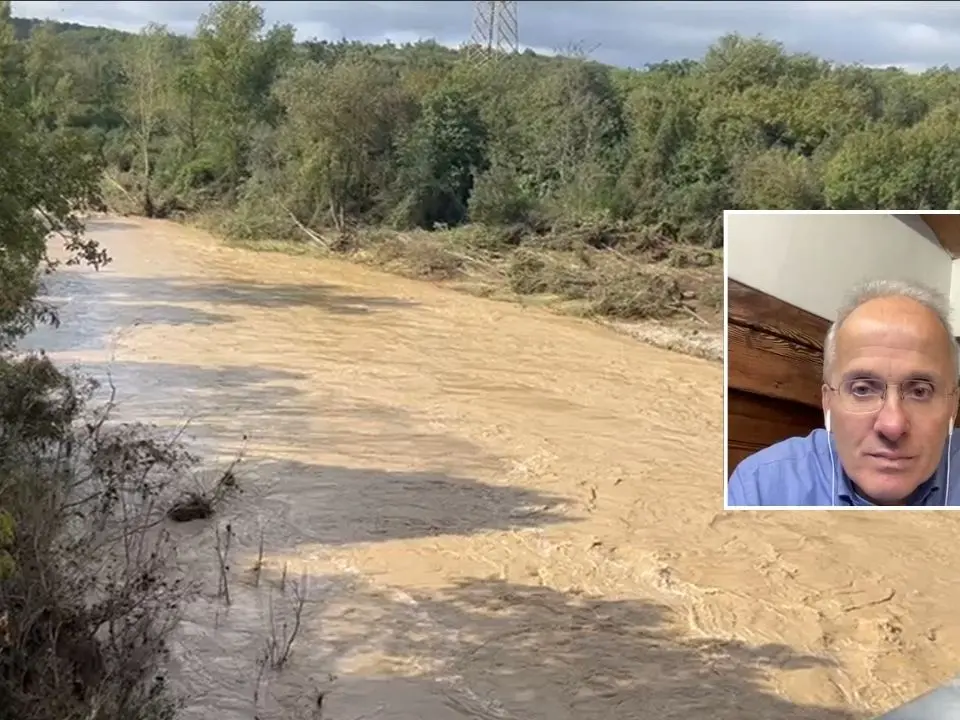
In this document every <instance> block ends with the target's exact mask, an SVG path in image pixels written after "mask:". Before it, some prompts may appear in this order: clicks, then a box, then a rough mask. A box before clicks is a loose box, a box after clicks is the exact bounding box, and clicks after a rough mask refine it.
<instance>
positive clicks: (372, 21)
mask: <svg viewBox="0 0 960 720" xmlns="http://www.w3.org/2000/svg"><path fill="white" fill-rule="evenodd" d="M262 4H263V6H264V8H265V13H266V17H267V21H268V22H269V23H290V24H292V25H294V26H296V27H297V29H298V36H299V37H300V38H301V39H305V38H307V37H319V38H322V39H328V40H337V39H339V38H341V37H346V38H349V39H357V40H366V41H373V42H378V41H383V40H386V39H391V40H394V41H396V42H406V41H412V40H416V39H419V38H434V39H436V40H438V41H439V42H442V43H444V44H446V45H453V46H455V45H459V44H461V43H463V42H465V41H466V40H467V39H468V38H469V35H470V29H471V16H472V11H473V3H472V2H470V1H469V0H454V1H448V2H440V1H437V2H429V1H426V2H382V1H381V2H373V1H369V2H364V1H361V0H354V1H352V2H351V1H346V2H286V1H280V0H277V1H274V2H264V3H262ZM207 6H208V4H207V3H205V2H190V1H188V2H148V1H140V2H131V1H129V0H127V1H126V2H99V3H94V2H27V1H20V2H17V1H15V2H14V3H13V7H14V13H15V14H16V15H19V16H26V17H50V18H52V19H57V20H68V21H73V22H79V23H85V24H97V25H106V26H109V27H118V28H121V29H125V30H135V29H137V28H138V27H140V26H142V25H143V24H145V23H146V22H148V21H151V20H153V21H157V22H161V23H166V24H167V25H169V26H170V28H171V29H173V30H176V31H178V32H190V31H191V30H192V28H193V27H194V25H195V24H196V21H197V18H198V17H199V16H200V14H201V13H203V12H204V10H205V9H206V8H207ZM519 20H520V23H519V24H520V39H521V42H522V44H523V45H525V46H527V47H533V48H535V49H537V50H541V51H552V50H562V49H567V48H570V47H574V46H578V47H581V48H583V49H585V50H592V55H593V57H595V58H596V59H598V60H602V61H604V62H609V63H613V64H616V65H621V66H642V65H644V64H646V63H650V62H659V61H661V60H668V59H669V60H675V59H681V58H685V57H700V56H702V55H703V53H704V51H705V50H706V49H707V47H709V45H710V44H711V43H712V42H713V41H715V40H716V39H717V38H718V37H720V36H721V35H723V34H725V33H728V32H739V33H741V34H744V35H757V34H759V35H763V36H765V37H767V38H771V39H775V40H779V41H781V42H783V43H784V45H786V47H787V48H788V49H789V50H792V51H799V52H811V53H813V54H815V55H818V56H820V57H824V58H826V59H829V60H833V61H837V62H845V63H850V62H860V63H864V64H867V65H901V66H906V67H910V68H924V67H930V66H936V65H944V64H948V65H954V66H956V65H960V2H912V3H909V4H907V3H894V2H869V1H860V2H719V1H716V2H709V1H707V2H614V1H608V2H602V1H600V0H591V1H589V2H576V1H574V0H565V1H557V2H549V1H547V0H539V1H537V0H522V1H521V2H520V3H519Z"/></svg>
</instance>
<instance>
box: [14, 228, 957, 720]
mask: <svg viewBox="0 0 960 720" xmlns="http://www.w3.org/2000/svg"><path fill="white" fill-rule="evenodd" d="M89 230H90V234H91V235H92V236H93V237H95V238H96V239H97V240H99V241H100V242H101V243H102V244H103V245H104V246H105V247H106V248H107V249H108V251H109V253H110V254H111V255H112V257H113V258H114V261H113V263H112V264H111V265H110V266H108V268H106V269H105V270H103V271H101V272H99V273H96V272H93V271H92V270H89V269H65V270H63V271H61V272H59V273H58V274H56V275H55V276H54V277H53V278H52V279H51V280H50V282H49V295H50V296H51V298H52V299H53V300H54V302H55V303H56V304H58V305H60V307H61V314H62V319H63V326H62V327H61V328H60V329H59V330H56V331H54V330H47V329H45V330H42V331H39V332H38V333H36V335H35V336H34V337H32V338H31V339H30V343H31V344H32V345H33V346H41V347H45V348H47V349H48V350H49V351H50V353H51V355H52V356H53V357H54V358H55V359H57V360H59V361H61V362H63V363H79V364H80V365H81V366H82V367H83V368H84V369H85V370H86V371H88V372H90V373H92V374H94V375H96V376H99V377H104V376H105V375H106V374H107V373H108V372H109V374H110V376H111V377H112V378H113V382H114V384H115V385H116V387H117V390H118V403H119V406H118V413H119V416H120V417H121V418H123V419H131V420H141V421H145V422H151V423H156V424H159V425H161V426H165V427H170V428H174V427H176V426H178V425H181V424H182V423H183V422H184V421H186V420H189V421H190V425H189V429H190V433H191V434H192V438H193V439H192V440H191V442H192V443H193V444H194V447H195V448H196V449H197V450H198V452H200V453H201V454H203V455H204V456H205V457H206V458H209V459H214V460H216V459H219V460H222V461H224V462H225V461H227V460H229V459H230V457H231V456H232V455H233V454H234V453H236V452H237V451H238V449H239V448H240V447H241V445H242V442H243V437H244V436H246V437H247V441H246V459H245V461H244V463H243V464H242V465H241V469H240V474H239V482H240V487H241V488H242V490H243V493H242V495H240V496H239V497H237V498H234V499H231V500H230V501H229V502H228V503H227V505H226V506H225V508H224V509H223V512H222V513H221V515H220V516H219V517H218V518H217V521H218V522H219V523H220V524H221V527H223V524H224V523H227V522H229V523H230V524H231V526H232V528H233V529H234V532H235V533H236V538H235V540H234V544H233V548H232V549H231V554H232V561H231V563H230V578H231V580H230V590H231V604H230V606H229V607H227V606H226V605H225V603H224V601H223V600H222V599H221V598H218V597H217V577H218V562H217V556H216V552H215V549H214V548H215V540H214V523H213V521H196V522H193V523H188V524H185V525H179V526H176V527H174V528H173V530H174V532H175V533H176V537H177V543H178V558H179V562H180V563H181V565H182V567H183V568H184V569H186V570H187V571H189V572H190V574H191V575H193V576H194V577H197V578H202V579H203V581H204V593H203V594H202V595H201V596H200V597H199V598H197V599H196V600H195V601H194V602H192V603H191V604H190V606H189V607H188V608H187V611H186V618H185V621H184V622H183V624H182V626H181V628H180V630H179V631H178V633H177V637H176V642H175V646H174V653H173V660H172V662H173V676H174V679H175V681H176V684H177V687H178V688H179V689H181V690H182V691H183V692H184V693H185V695H186V697H187V707H186V709H185V712H184V715H183V717H184V718H188V719H189V720H194V719H200V718H204V719H206V720H209V719H210V718H217V719H218V720H221V719H222V720H233V719H234V718H236V719H238V720H239V719H244V720H250V719H251V718H253V717H254V716H255V713H258V717H260V718H264V719H265V718H273V717H278V718H279V717H283V718H301V717H302V718H320V717H322V718H325V720H360V718H370V719H373V718H382V719H383V720H387V719H391V720H419V719H423V720H457V719H487V718H500V719H504V720H601V719H602V720H627V719H628V718H630V719H633V718H650V719H651V720H654V719H656V720H663V719H669V718H678V719H679V718H683V719H684V720H698V719H700V718H703V719H704V720H706V719H708V718H709V719H710V720H721V719H730V720H733V719H734V718H736V719H737V720H740V719H743V718H795V719H797V720H846V719H847V718H862V717H870V716H871V715H872V714H875V713H877V712H880V711H882V710H885V709H887V708H889V707H892V706H893V705H896V704H898V703H899V702H901V701H903V700H905V699H908V698H910V697H912V696H914V695H916V694H918V693H920V692H922V691H924V690H926V689H928V688H929V687H930V686H932V685H934V684H936V683H939V682H941V681H943V680H945V679H946V678H948V677H950V676H952V675H953V674H955V673H956V672H957V671H958V670H960V625H958V622H957V614H956V612H955V610H954V608H955V605H956V602H955V601H956V599H957V598H958V597H960V590H958V589H957V581H956V578H957V577H958V571H960V556H958V553H956V552H955V550H954V547H955V542H956V541H955V538H956V537H957V536H958V531H960V516H957V515H956V514H944V513H901V514H891V513H880V514H875V515H863V514H859V513H856V514H839V513H831V514H828V513H752V512H747V513H735V514H725V513H724V512H723V510H722V476H723V467H722V466H723V448H722V419H721V416H722V368H721V366H720V365H718V364H715V363H709V362H707V361H703V360H698V359H693V358H688V357H685V356H682V355H677V354H673V353H670V352H667V351H663V350H659V349H655V348H650V347H647V346H644V345H642V344H640V343H638V342H636V341H635V340H632V339H630V338H628V337H625V336H620V335H616V334H613V333H611V332H610V331H608V330H605V329H603V328H601V327H598V326H594V325H591V324H590V323H587V322H583V321H579V320H575V319H570V318H561V317H556V316H552V315H549V314H547V313H544V312H540V311H538V310H534V309H524V308H521V307H517V306H513V305H509V304H504V303H496V302H492V301H486V300H482V299H478V298H474V297H470V296H467V295H463V294H458V293H455V292H453V291H450V290H447V289H444V288H441V287H435V286H433V285H430V284H427V283H418V282H413V281H407V280H403V279H399V278H396V277H393V276H389V275H384V274H380V273H377V272H374V271H371V270H368V269H364V268H360V267H357V266H353V265H350V264H346V263H340V262H335V261H327V260H318V259H313V258H304V257H300V258H297V257H288V256H284V255H279V254H266V253H262V254H259V253H254V252H250V251H245V250H238V249H232V248H227V247H224V246H222V245H221V244H220V243H218V242H217V241H216V240H214V239H212V238H210V237H209V236H207V235H205V234H203V233H200V232H199V231H195V230H192V229H188V228H184V227H181V226H178V225H175V224H172V223H165V222H159V221H157V222H153V221H132V220H118V219H110V220H108V219H100V220H94V221H91V223H90V226H89ZM261 534H262V535H263V538H264V551H265V552H264V556H265V561H266V567H265V569H264V571H263V573H262V576H261V579H260V582H259V584H256V583H255V581H254V575H255V574H254V573H253V572H252V571H251V568H252V567H253V565H254V564H255V562H256V557H257V554H258V545H259V539H260V536H261ZM285 567H286V568H287V580H286V584H285V585H284V587H285V588H286V589H285V591H283V592H281V589H280V584H281V580H280V578H281V575H282V573H283V568H285ZM301 576H302V577H304V578H305V582H306V585H307V590H306V601H305V604H304V608H303V613H302V627H301V629H300V631H299V634H298V636H297V638H296V640H295V642H294V645H293V648H292V654H291V657H290V660H289V663H288V664H287V666H286V667H284V668H283V669H282V670H281V671H279V672H276V671H269V672H267V673H266V675H265V676H264V677H263V678H262V685H261V687H262V689H261V691H260V698H259V704H260V709H259V710H258V711H257V710H255V709H254V702H253V699H254V687H255V685H256V684H257V674H258V672H257V657H258V654H259V652H260V650H261V648H262V647H263V645H264V642H265V641H266V639H267V638H268V637H270V635H271V630H270V628H271V619H270V618H271V615H272V617H273V623H274V625H275V626H276V627H280V626H282V624H283V623H284V622H288V623H292V619H293V616H292V614H291V613H292V607H291V605H292V596H293V593H292V591H291V582H292V581H297V582H299V581H300V578H301ZM319 693H322V694H323V695H324V700H323V703H322V714H321V712H320V711H318V709H317V697H318V694H319Z"/></svg>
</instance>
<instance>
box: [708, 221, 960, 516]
mask: <svg viewBox="0 0 960 720" xmlns="http://www.w3.org/2000/svg"><path fill="white" fill-rule="evenodd" d="M724 248H725V262H726V268H725V271H726V272H725V278H726V284H727V287H726V293H727V298H726V299H727V318H726V321H727V327H726V341H727V346H726V352H725V360H724V365H725V377H726V398H725V409H726V424H725V427H724V436H725V442H726V450H727V478H726V482H725V484H724V489H725V499H724V506H725V507H726V508H729V509H740V508H779V509H787V508H846V509H893V508H901V509H902V508H934V507H956V506H960V434H958V433H957V432H956V430H955V428H956V425H957V410H958V401H960V392H958V391H960V385H958V379H960V345H958V340H957V333H956V330H955V328H957V327H958V325H960V318H958V316H957V310H956V309H957V308H960V264H958V262H957V258H958V257H960V213H957V212H935V211H924V212H907V211H897V212H879V211H750V210H730V211H727V212H725V213H724Z"/></svg>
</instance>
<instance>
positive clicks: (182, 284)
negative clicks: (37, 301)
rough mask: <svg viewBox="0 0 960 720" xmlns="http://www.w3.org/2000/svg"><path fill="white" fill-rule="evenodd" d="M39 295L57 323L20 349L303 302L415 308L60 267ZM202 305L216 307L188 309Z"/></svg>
mask: <svg viewBox="0 0 960 720" xmlns="http://www.w3.org/2000/svg"><path fill="white" fill-rule="evenodd" d="M43 291H44V297H43V298H42V299H44V300H46V301H47V302H49V303H50V304H52V305H53V306H54V307H56V308H58V312H59V314H60V317H61V321H62V326H61V327H60V328H59V329H54V328H48V327H47V328H39V329H38V331H37V332H36V333H34V334H33V335H32V336H31V337H30V338H28V339H27V340H26V341H25V342H24V343H23V347H24V348H26V349H44V350H47V351H49V352H56V351H64V350H104V349H107V348H108V347H109V346H110V343H111V341H112V340H113V339H114V338H115V336H116V335H117V334H118V333H121V332H123V331H124V330H127V329H130V328H134V327H138V326H148V325H152V326H164V325H167V326H188V325H194V326H197V327H205V326H211V325H218V324H225V323H232V322H236V321H237V320H238V319H239V318H240V317H242V315H237V314H236V313H238V312H239V313H242V309H243V308H258V309H283V308H297V307H309V308H316V309H319V310H322V311H323V312H326V313H330V314H334V315H345V316H360V315H368V314H370V313H373V312H382V311H389V310H394V309H404V308H413V307H416V303H414V302H412V301H407V300H403V299H400V298H393V297H378V296H367V295H356V294H349V293H344V292H341V291H339V290H338V286H336V285H330V284H278V283H252V282H244V281H237V280H230V281H225V282H219V281H208V280H204V279H202V278H192V277H178V278H139V277H127V276H123V275H111V274H109V273H105V272H103V273H94V272H59V273H55V274H53V275H51V276H49V277H47V278H45V280H44V289H43ZM191 304H208V305H212V306H214V307H215V308H216V310H211V309H209V308H206V309H204V308H197V307H191V306H190V305H191Z"/></svg>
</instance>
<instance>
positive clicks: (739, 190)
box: [17, 2, 960, 246]
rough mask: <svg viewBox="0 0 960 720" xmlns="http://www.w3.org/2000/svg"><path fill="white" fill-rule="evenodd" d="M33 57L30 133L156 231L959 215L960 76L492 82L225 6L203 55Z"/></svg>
mask: <svg viewBox="0 0 960 720" xmlns="http://www.w3.org/2000/svg"><path fill="white" fill-rule="evenodd" d="M17 36H18V37H20V38H23V39H26V38H29V40H28V41H27V42H26V43H25V44H23V46H22V47H21V48H20V49H19V50H18V53H19V55H20V56H22V58H21V60H20V61H19V62H20V64H21V66H22V68H23V71H22V79H21V83H20V86H19V88H18V90H17V92H18V93H19V97H21V99H22V104H23V105H24V107H28V108H29V115H30V122H32V123H40V124H42V125H43V126H44V127H47V128H51V127H55V128H76V129H80V130H83V131H85V133H86V135H87V136H88V137H89V138H91V142H94V143H99V147H100V148H101V149H102V150H103V152H104V153H105V157H106V159H107V161H108V165H109V167H110V171H111V172H112V173H114V175H116V177H117V178H118V179H119V181H120V182H121V183H122V184H123V186H124V187H125V188H126V189H127V190H128V191H129V192H131V194H133V195H136V196H137V197H142V198H143V204H144V206H147V205H150V204H151V203H152V204H153V205H154V208H153V210H154V214H158V215H162V214H167V213H169V212H173V211H176V210H185V211H193V210H204V209H208V208H210V207H216V208H218V209H233V210H236V211H237V217H238V218H250V219H251V220H252V219H255V218H256V219H258V220H257V222H256V223H255V224H256V226H257V227H251V228H249V232H248V233H246V234H247V235H251V236H252V235H256V234H258V233H259V232H260V230H258V229H257V228H261V229H262V230H263V231H264V232H266V231H268V230H269V231H270V232H276V231H279V230H280V229H282V228H283V227H287V226H289V225H290V224H291V223H292V222H293V220H296V222H299V223H301V224H302V225H304V226H306V227H310V228H314V229H316V230H321V229H322V226H324V225H330V226H334V227H336V228H338V229H343V228H344V226H345V225H379V224H383V223H386V222H390V223H393V224H396V225H399V226H401V227H413V226H418V227H422V228H426V229H432V228H434V227H435V226H452V225H458V224H462V223H466V222H481V223H484V224H487V225H500V224H515V223H525V224H528V225H531V226H537V227H541V226H543V225H544V224H546V225H558V224H559V225H565V226H569V225H571V224H576V223H578V222H584V221H590V222H593V221H597V222H608V221H625V222H627V223H630V224H632V225H633V226H634V227H636V226H660V225H661V224H668V225H669V226H671V227H675V228H677V229H678V237H680V238H685V239H689V240H693V241H695V242H700V243H703V244H707V245H713V246H716V245H718V244H719V242H720V236H719V228H720V223H719V215H720V213H721V212H722V210H724V209H726V208H734V207H742V208H807V209H816V208H894V207H898V208H899V207H911V208H914V207H915V208H947V207H954V206H955V205H957V204H958V203H960V185H958V180H957V177H960V176H958V175H957V174H956V173H955V172H954V170H953V168H955V167H956V162H955V160H956V159H957V158H956V157H955V155H956V154H957V152H958V151H956V150H955V149H954V148H956V147H958V144H957V143H956V142H955V137H954V135H955V134H956V132H957V131H956V130H955V128H956V127H957V126H958V124H957V122H956V115H957V112H958V111H957V109H956V105H955V102H956V101H955V98H956V97H957V92H958V90H960V75H958V73H957V72H955V71H953V70H950V69H945V68H941V69H937V70H933V71H930V72H927V73H924V74H921V75H910V74H907V73H905V72H903V71H901V70H897V69H886V70H872V69H868V68H863V67H859V66H836V65H832V64H830V63H827V62H825V61H823V60H820V59H818V58H815V57H812V56H810V55H807V54H792V53H788V52H787V51H786V50H785V49H784V48H783V46H782V45H780V44H779V43H777V42H772V41H769V40H765V39H763V38H748V37H742V36H738V35H728V36H725V37H722V38H719V39H718V40H717V42H716V43H715V44H714V45H713V46H712V47H711V48H710V49H709V50H708V51H707V52H706V54H705V56H704V57H703V58H702V59H700V60H684V61H680V62H668V63H660V64H657V65H651V66H648V67H647V68H645V69H643V70H617V69H613V68H609V67H605V66H603V65H600V64H598V63H594V62H591V61H589V60H587V59H584V58H582V57H567V58H562V57H561V58H547V57H540V56H537V55H535V54H533V53H524V54H521V55H516V56H511V57H505V58H501V59H500V60H499V61H498V62H496V63H488V64H486V65H484V66H482V67H475V66H471V64H470V63H469V62H468V61H467V60H466V59H465V58H464V57H461V56H460V54H459V53H457V52H456V51H453V50H449V49H446V48H443V47H441V46H439V45H437V44H436V43H433V42H422V43H417V44H414V45H405V46H395V45H391V44H387V45H381V46H371V45H364V44H362V43H358V42H347V41H343V42H339V43H330V42H319V41H313V42H307V43H301V44H296V43H295V42H294V40H293V34H292V30H291V28H289V27H274V28H266V27H265V25H264V19H263V11H262V9H261V8H259V7H258V6H257V5H255V4H253V3H250V2H236V3H228V2H216V3H213V4H211V6H210V8H209V11H208V13H207V14H205V15H204V16H203V18H202V19H201V21H200V23H199V25H198V28H197V32H196V37H195V39H188V38H184V37H175V36H171V35H169V34H168V33H166V32H165V31H164V30H163V29H162V28H148V29H147V30H146V31H145V32H144V33H143V34H141V35H140V36H130V35H126V36H125V35H122V34H118V33H116V32H114V31H107V30H101V29H93V28H79V27H76V26H42V25H39V26H38V25H35V26H33V28H32V32H31V28H30V27H29V26H28V24H25V23H24V22H20V23H18V25H17ZM154 66H156V68H157V72H154V71H153V70H152V68H154ZM58 98H59V99H60V101H59V102H55V101H54V100H55V99H58ZM118 133H119V134H118ZM148 201H149V202H148ZM149 209H150V208H148V207H145V208H143V210H149ZM264 213H268V214H270V215H272V217H271V218H265V217H263V214H264ZM238 222H239V221H238Z"/></svg>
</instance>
